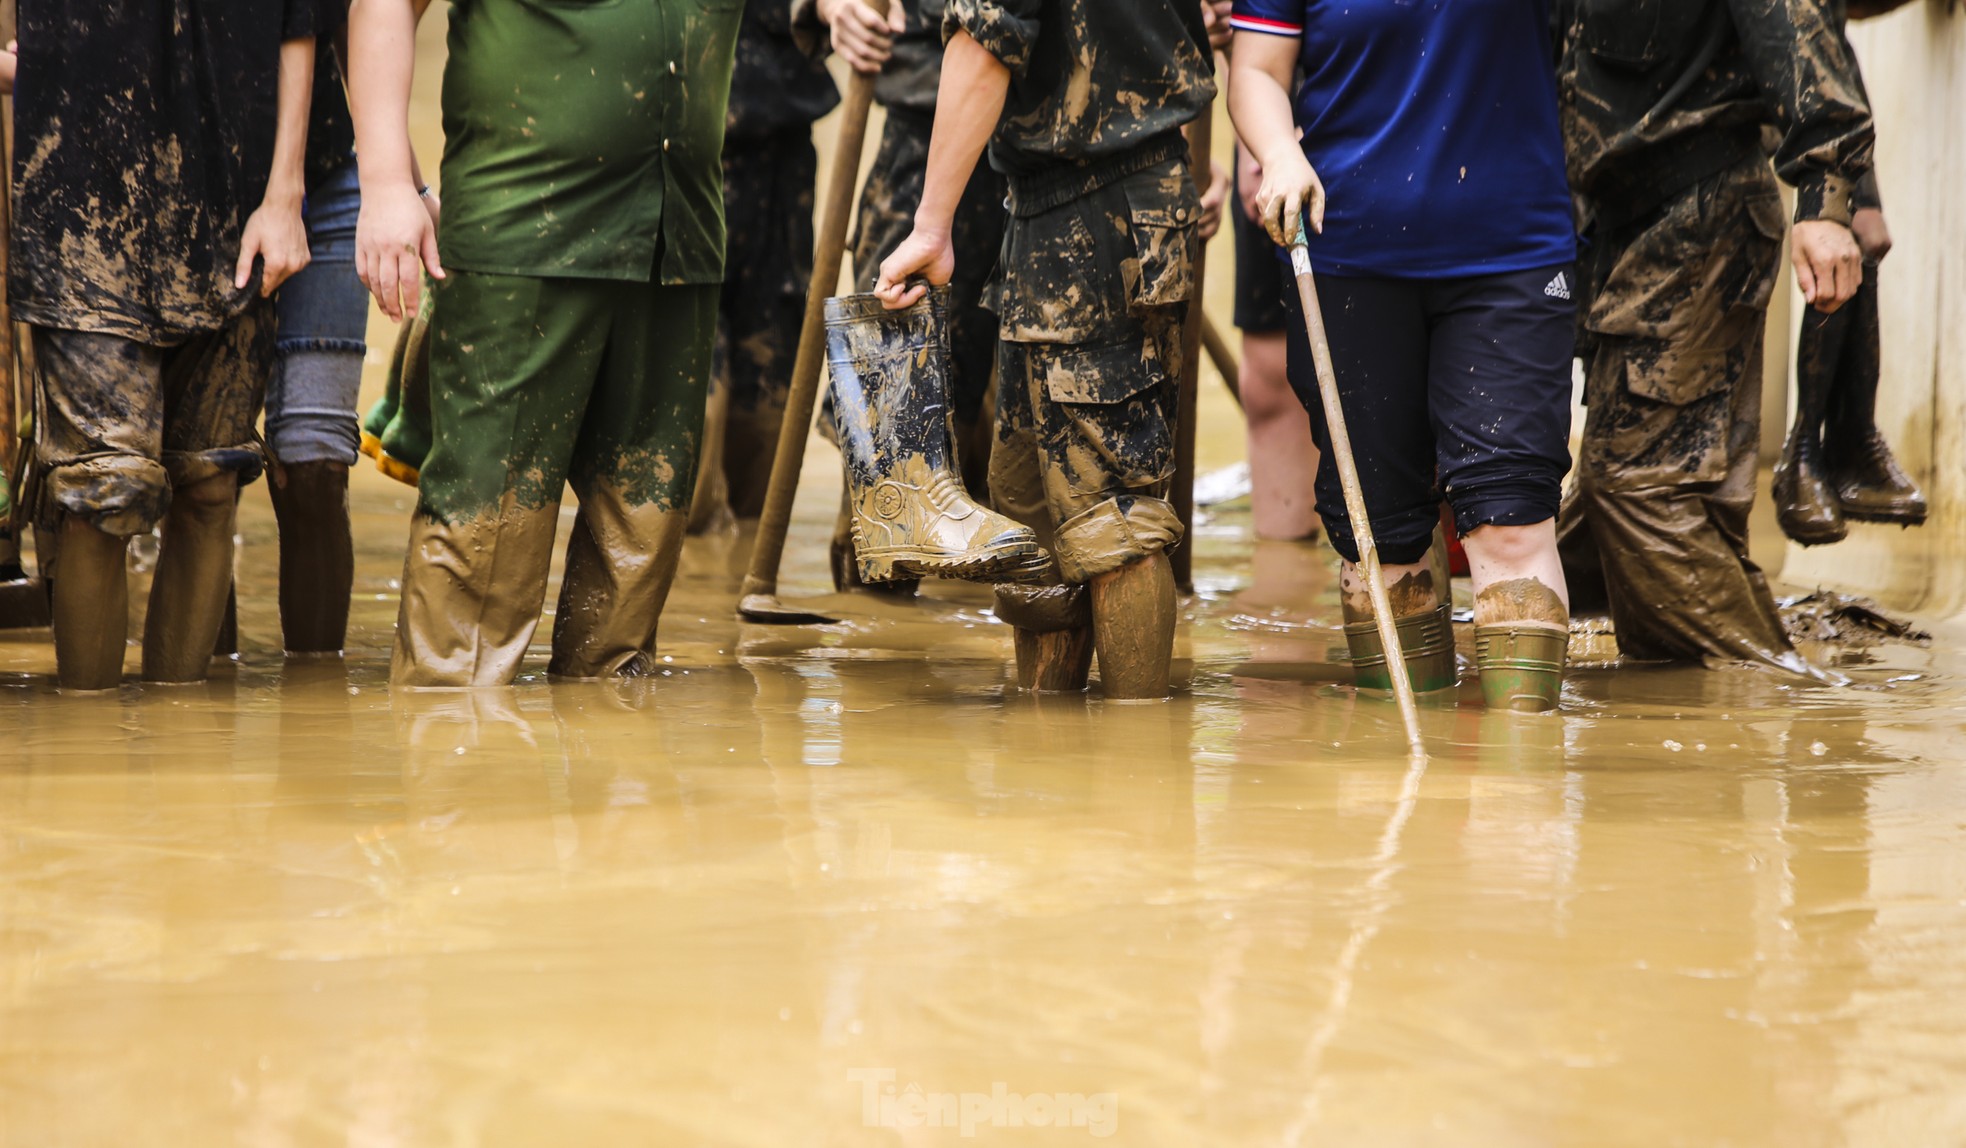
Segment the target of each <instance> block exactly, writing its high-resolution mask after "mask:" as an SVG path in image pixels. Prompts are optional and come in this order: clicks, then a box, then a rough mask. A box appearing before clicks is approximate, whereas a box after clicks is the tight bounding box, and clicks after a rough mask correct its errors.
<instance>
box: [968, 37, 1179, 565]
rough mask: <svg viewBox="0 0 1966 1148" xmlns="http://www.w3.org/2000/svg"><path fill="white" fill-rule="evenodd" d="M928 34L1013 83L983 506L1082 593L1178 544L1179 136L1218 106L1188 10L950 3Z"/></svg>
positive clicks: (996, 154) (993, 302)
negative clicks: (1038, 547)
mask: <svg viewBox="0 0 1966 1148" xmlns="http://www.w3.org/2000/svg"><path fill="white" fill-rule="evenodd" d="M943 28H944V31H945V34H947V35H953V34H954V33H955V32H956V31H958V30H960V31H963V32H967V33H968V34H969V35H970V36H971V37H973V38H974V39H975V40H976V42H977V43H978V44H980V45H981V46H982V47H983V48H984V49H985V50H987V51H989V52H990V53H991V54H992V55H993V56H995V57H996V58H997V59H998V60H999V61H1001V62H1002V63H1003V64H1004V65H1005V66H1006V67H1007V68H1008V69H1009V70H1010V74H1011V81H1010V91H1009V95H1008V99H1007V101H1006V104H1005V107H1004V113H1003V117H1002V119H1001V120H1000V121H999V124H998V128H997V132H996V135H995V137H994V139H993V141H992V143H991V147H990V159H991V163H992V165H993V166H994V167H996V168H997V170H999V171H1001V172H1003V173H1004V174H1005V175H1006V177H1007V178H1008V182H1009V187H1010V214H1011V218H1010V220H1009V222H1008V224H1007V227H1006V230H1005V234H1004V240H1003V247H1002V253H1001V257H1000V258H999V260H998V263H997V273H996V277H995V278H994V279H993V280H992V281H991V284H990V286H989V288H988V289H987V290H986V292H985V299H986V300H987V302H988V303H989V305H990V307H991V309H992V310H994V311H995V312H996V315H997V320H998V334H999V336H1000V338H1001V340H1002V343H1001V346H1000V350H999V352H998V378H999V383H998V412H997V441H996V444H995V448H994V450H993V451H992V454H991V461H990V487H991V493H992V495H993V496H994V498H995V500H996V502H997V505H998V507H999V508H1000V509H1002V510H1003V511H1004V512H1005V513H1007V514H1010V515H1012V516H1013V517H1016V518H1019V519H1020V520H1022V521H1024V522H1026V523H1027V524H1029V525H1031V526H1033V527H1034V528H1037V529H1039V530H1040V531H1041V532H1046V531H1048V532H1049V533H1050V534H1051V537H1052V540H1053V545H1052V551H1053V553H1054V555H1055V556H1056V558H1057V559H1058V565H1059V569H1060V572H1061V573H1062V574H1063V576H1064V578H1065V580H1066V581H1067V582H1071V583H1083V582H1087V581H1090V580H1091V579H1092V578H1094V577H1096V576H1098V575H1100V574H1104V573H1107V572H1109V571H1114V570H1118V569H1120V568H1121V567H1123V566H1126V565H1128V564H1130V563H1132V562H1134V561H1136V560H1138V559H1141V558H1145V557H1148V556H1151V555H1154V554H1156V553H1158V552H1160V551H1161V550H1163V549H1165V548H1166V547H1167V546H1168V545H1169V544H1171V543H1172V542H1174V541H1175V540H1176V539H1178V538H1179V537H1180V533H1181V526H1180V520H1179V519H1178V517H1177V516H1176V515H1175V512H1174V507H1173V505H1172V504H1171V503H1169V502H1168V501H1167V493H1168V482H1169V480H1170V479H1171V477H1172V475H1173V471H1174V446H1173V444H1174V432H1173V423H1174V417H1175V387H1176V380H1177V379H1178V378H1179V377H1180V373H1181V357H1182V351H1181V336H1180V332H1181V325H1182V321H1183V319H1184V317H1185V315H1186V313H1187V308H1188V306H1189V304H1190V299H1191V296H1192V292H1193V289H1194V262H1193V261H1194V254H1195V249H1196V244H1197V242H1198V240H1197V238H1196V229H1197V227H1198V224H1199V215H1200V210H1199V202H1198V197H1197V195H1196V191H1195V186H1194V181H1193V180H1192V179H1191V178H1190V177H1189V174H1188V170H1187V145H1186V142H1185V141H1184V140H1183V138H1182V136H1181V132H1180V129H1181V126H1182V125H1183V124H1185V123H1187V122H1188V121H1190V120H1192V119H1194V118H1195V117H1196V116H1198V115H1201V114H1202V113H1203V112H1204V111H1205V110H1206V109H1207V107H1208V104H1209V101H1210V100H1211V99H1212V98H1213V97H1214V94H1215V85H1214V80H1213V78H1212V57H1211V55H1210V53H1209V48H1208V39H1207V33H1206V30H1205V28H1204V26H1203V23H1202V17H1201V10H1200V7H1199V5H1198V4H1196V3H1193V2H1192V0H1187V2H1183V0H1172V2H1159V3H1149V4H1140V3H1137V2H1134V0H947V3H946V9H945V12H944V17H943ZM1088 85H1089V87H1090V89H1091V90H1093V91H1096V92H1098V93H1099V95H1098V97H1097V98H1095V99H1090V100H1088V99H1086V98H1084V96H1083V93H1084V91H1085V90H1087V87H1088Z"/></svg>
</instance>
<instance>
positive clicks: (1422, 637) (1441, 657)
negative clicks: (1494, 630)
mask: <svg viewBox="0 0 1966 1148" xmlns="http://www.w3.org/2000/svg"><path fill="white" fill-rule="evenodd" d="M1393 628H1394V629H1395V630H1397V631H1398V632H1399V648H1400V652H1401V653H1402V654H1404V655H1405V659H1406V676H1407V678H1408V679H1409V680H1411V681H1412V683H1413V692H1414V693H1416V694H1425V693H1432V692H1433V691H1435V690H1445V689H1451V688H1453V686H1454V685H1455V681H1456V679H1455V675H1454V619H1453V613H1452V612H1451V611H1450V610H1449V608H1448V607H1447V606H1446V605H1444V604H1443V605H1440V606H1436V607H1435V608H1433V609H1431V610H1426V611H1422V612H1421V613H1418V614H1408V615H1406V616H1405V617H1403V618H1399V619H1396V620H1395V621H1394V623H1393ZM1345 647H1346V649H1348V650H1349V651H1351V655H1352V681H1353V683H1354V684H1355V685H1357V686H1358V688H1359V689H1362V690H1390V689H1392V688H1393V675H1392V671H1391V670H1389V669H1387V668H1386V647H1385V645H1384V643H1382V642H1380V641H1379V626H1378V623H1376V622H1374V621H1372V620H1371V619H1369V618H1368V619H1366V620H1365V621H1363V622H1347V623H1345Z"/></svg>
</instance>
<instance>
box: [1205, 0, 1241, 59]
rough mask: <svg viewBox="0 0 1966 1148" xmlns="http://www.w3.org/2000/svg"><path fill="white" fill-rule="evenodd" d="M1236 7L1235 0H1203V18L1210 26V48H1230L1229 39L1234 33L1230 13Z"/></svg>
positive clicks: (1221, 50)
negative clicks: (1230, 24)
mask: <svg viewBox="0 0 1966 1148" xmlns="http://www.w3.org/2000/svg"><path fill="white" fill-rule="evenodd" d="M1234 8H1235V0H1202V5H1201V20H1202V23H1203V24H1204V25H1206V26H1207V28H1208V46H1209V49H1210V50H1212V51H1216V52H1226V51H1228V50H1229V40H1230V38H1231V37H1232V36H1233V35H1234V29H1232V28H1230V27H1229V14H1230V12H1231V11H1232V10H1233V9H1234Z"/></svg>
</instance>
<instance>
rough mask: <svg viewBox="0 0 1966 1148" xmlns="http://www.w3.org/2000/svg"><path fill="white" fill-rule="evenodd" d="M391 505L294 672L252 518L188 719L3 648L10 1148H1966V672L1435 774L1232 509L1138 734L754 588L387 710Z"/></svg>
mask: <svg viewBox="0 0 1966 1148" xmlns="http://www.w3.org/2000/svg"><path fill="white" fill-rule="evenodd" d="M1216 447H1217V448H1222V444H1221V443H1217V444H1216ZM829 457H830V448H825V447H823V446H819V447H815V449H814V451H813V453H812V456H811V458H812V463H813V465H812V467H811V468H810V470H811V476H810V477H809V479H808V482H807V484H806V485H807V489H806V490H805V492H804V493H803V495H802V498H801V501H800V518H799V521H798V523H797V525H796V526H795V533H794V545H793V548H792V552H791V555H790V558H789V561H788V565H787V569H786V593H787V594H788V596H795V597H796V596H806V595H816V594H818V593H819V592H820V591H821V590H822V589H824V588H825V586H824V579H825V574H824V562H825V555H824V547H823V540H824V535H825V530H826V526H827V520H828V518H829V516H830V512H831V505H832V504H831V502H830V499H829V495H830V494H831V491H832V490H834V489H836V487H833V486H832V485H831V484H832V483H835V482H837V477H836V476H837V473H838V472H837V470H836V469H829V467H828V466H827V465H822V464H825V463H827V462H828V460H829ZM407 495H408V491H407V490H406V489H405V488H401V487H397V486H395V485H393V484H391V483H389V482H388V481H387V480H385V479H382V478H381V477H379V476H377V475H375V474H374V473H373V472H372V471H367V470H364V471H362V472H361V473H360V474H359V476H358V480H357V485H356V504H357V510H358V516H357V528H358V531H359V534H360V569H359V572H358V587H357V591H358V592H357V597H358V601H357V604H356V612H355V623H354V626H355V633H354V646H355V648H354V649H353V651H352V652H351V654H350V656H349V658H348V659H347V661H346V663H345V664H343V663H336V662H296V663H290V664H283V662H282V660H281V658H280V657H279V655H278V653H277V633H278V631H277V624H276V619H275V617H274V615H273V612H272V605H271V604H272V602H273V585H272V572H273V569H274V561H273V558H274V552H273V549H272V542H273V528H272V518H271V515H270V513H269V512H268V511H267V510H266V504H265V496H264V494H263V493H262V492H261V491H259V490H258V489H254V490H252V491H250V492H249V494H248V497H247V499H246V511H245V514H244V517H243V521H242V530H243V533H244V536H245V539H246V546H245V547H244V549H243V552H242V555H241V558H240V570H241V578H242V584H241V598H242V601H243V603H244V618H243V623H242V630H243V634H244V645H245V649H244V653H243V656H242V659H241V661H240V662H239V664H238V665H237V666H236V667H229V668H222V669H221V670H220V671H219V673H218V675H217V676H216V677H215V679H214V680H213V682H212V683H211V684H210V685H208V686H202V687H176V688H154V687H152V688H138V687H135V686H130V687H126V688H125V689H124V691H123V692H122V693H121V694H120V695H118V696H112V697H107V698H101V697H97V698H91V697H74V696H61V695H58V694H57V693H55V691H54V690H53V688H52V687H51V685H50V684H49V678H48V675H49V673H50V672H51V670H52V654H51V652H50V649H49V646H48V645H47V642H46V638H45V634H43V635H34V634H16V635H12V636H10V637H8V638H7V639H6V640H5V641H4V642H0V730H4V738H3V739H0V746H4V750H3V751H0V1144H4V1145H7V1146H10V1148H11V1146H13V1145H47V1144H124V1143H175V1144H221V1143H226V1144H230V1143H238V1144H253V1145H261V1144H264V1145H285V1144H327V1143H335V1144H341V1143H348V1144H360V1145H385V1144H400V1145H423V1144H446V1145H502V1144H516V1145H532V1144H664V1145H668V1144H738V1145H751V1144H755V1145H772V1146H781V1145H788V1144H882V1143H912V1144H923V1143H941V1142H944V1141H949V1142H954V1141H956V1140H959V1139H961V1128H960V1126H957V1127H937V1126H934V1122H937V1121H940V1120H941V1119H942V1117H943V1116H944V1115H945V1114H953V1115H950V1117H949V1118H950V1119H951V1120H955V1119H958V1118H960V1116H961V1114H962V1113H963V1112H964V1111H965V1109H964V1104H965V1102H967V1103H968V1105H969V1108H968V1111H969V1112H970V1113H971V1114H972V1116H973V1117H974V1120H973V1122H972V1127H971V1131H972V1132H973V1133H974V1134H975V1136H976V1137H979V1138H982V1137H988V1138H993V1139H996V1140H998V1141H1000V1142H1005V1143H1019V1142H1026V1141H1028V1142H1034V1143H1064V1142H1078V1141H1079V1140H1082V1139H1085V1138H1097V1137H1094V1133H1097V1132H1106V1133H1110V1136H1109V1137H1106V1138H1107V1139H1109V1140H1110V1142H1114V1143H1126V1144H1168V1145H1194V1144H1222V1145H1253V1144H1292V1143H1301V1144H1319V1145H1329V1144H1359V1145H1388V1144H1393V1145H1401V1144H1429V1145H1431V1144H1473V1143H1481V1144H1592V1145H1601V1144H1631V1145H1661V1144H1743V1145H1747V1144H1752V1145H1762V1144H1766V1145H1784V1146H1789V1145H1818V1144H1821V1145H1833V1144H1878V1145H1905V1144H1954V1143H1960V1142H1962V1140H1966V1039H1963V1038H1962V1033H1966V959H1963V958H1962V953H1966V859H1962V853H1961V850H1960V847H1959V840H1960V831H1961V827H1962V824H1966V776H1962V772H1961V769H1960V761H1961V758H1962V756H1963V755H1962V746H1963V745H1966V720H1963V719H1966V709H1963V708H1962V703H1966V686H1963V685H1962V682H1966V678H1963V677H1962V671H1963V670H1966V666H1962V663H1961V659H1960V658H1959V656H1958V655H1957V654H1954V653H1952V652H1950V651H1951V650H1952V649H1954V648H1956V642H1955V641H1954V640H1953V639H1955V638H1956V637H1957V635H1956V634H1953V633H1952V632H1951V631H1946V630H1941V631H1940V633H1939V640H1938V641H1937V642H1935V643H1934V644H1933V645H1932V646H1930V647H1919V646H1910V645H1891V646H1885V647H1881V648H1879V649H1876V650H1874V651H1871V652H1870V653H1868V654H1865V655H1848V654H1846V655H1843V659H1844V661H1845V663H1846V664H1845V668H1846V669H1847V670H1848V671H1849V672H1850V673H1851V674H1852V675H1853V676H1854V677H1855V678H1856V679H1857V682H1858V684H1857V685H1856V686H1854V687H1850V688H1845V689H1818V688H1799V687H1796V686H1794V685H1791V684H1790V683H1787V682H1785V681H1782V680H1780V679H1777V678H1775V677H1772V676H1770V675H1768V674H1764V673H1760V672H1756V671H1750V670H1720V671H1705V670H1699V669H1691V668H1688V669H1638V668H1623V669H1618V668H1611V667H1606V666H1598V667H1587V668H1584V669H1581V670H1579V671H1577V672H1576V673H1575V674H1574V675H1573V678H1572V680H1571V683H1570V685H1569V687H1568V690H1567V693H1566V696H1565V704H1564V708H1563V712H1562V713H1561V714H1560V715H1554V716H1519V715H1511V714H1500V713H1487V712H1485V711H1484V710H1482V709H1481V707H1480V705H1479V694H1478V691H1477V690H1475V689H1474V688H1473V687H1472V685H1471V684H1470V686H1469V687H1468V688H1467V689H1466V690H1465V691H1464V695H1463V697H1462V699H1461V704H1460V705H1459V706H1455V705H1451V704H1435V705H1430V706H1428V707H1427V708H1426V710H1425V713H1424V719H1425V726H1426V733H1427V736H1428V739H1429V745H1430V748H1431V754H1430V756H1429V758H1428V759H1427V760H1426V762H1425V763H1424V765H1421V766H1415V765H1413V764H1412V763H1410V762H1409V761H1408V759H1407V757H1406V756H1405V754H1404V753H1403V751H1402V748H1401V741H1400V735H1399V726H1398V719H1397V714H1396V711H1395V709H1394V707H1393V706H1392V705H1391V704H1390V703H1388V702H1385V701H1380V700H1372V699H1365V700H1361V699H1358V698H1356V697H1355V696H1354V695H1353V694H1352V693H1351V691H1350V690H1349V689H1348V688H1346V687H1345V686H1343V685H1342V684H1340V682H1341V681H1342V679H1343V676H1344V675H1343V671H1342V669H1341V668H1340V667H1338V666H1336V665H1333V664H1332V662H1331V655H1332V653H1333V651H1334V648H1336V647H1340V646H1342V638H1341V636H1340V633H1339V631H1338V629H1337V627H1338V607H1337V603H1336V599H1335V596H1334V593H1333V584H1332V573H1331V562H1332V555H1331V553H1330V551H1329V550H1328V549H1325V548H1323V547H1315V546H1301V545H1289V544H1270V543H1266V544H1260V545H1258V544H1252V543H1251V542H1250V541H1249V539H1248V530H1247V516H1246V512H1243V511H1240V510H1238V509H1236V508H1234V507H1231V508H1228V509H1226V510H1223V511H1220V512H1218V513H1217V514H1216V516H1215V517H1214V518H1213V519H1212V520H1211V521H1210V523H1209V524H1208V526H1207V527H1206V529H1205V530H1204V532H1203V534H1202V546H1201V549H1200V553H1199V561H1198V564H1197V573H1198V579H1199V582H1200V591H1199V593H1198V595H1197V596H1195V597H1194V598H1192V599H1190V600H1188V602H1187V603H1186V604H1185V606H1184V615H1185V617H1186V619H1187V621H1186V623H1185V624H1184V626H1183V627H1182V630H1181V635H1180V639H1179V648H1178V651H1177V655H1178V658H1179V665H1178V666H1177V673H1176V676H1177V678H1178V679H1179V680H1180V682H1181V683H1182V689H1181V691H1180V693H1179V696H1178V697H1176V698H1175V699H1174V700H1173V701H1170V702H1167V703H1164V704H1149V705H1138V704H1136V705H1125V706H1120V705H1107V704H1103V703H1101V702H1099V701H1098V700H1096V698H1093V699H1065V700H1060V699H1050V700H1045V701H1042V702H1040V701H1035V700H1032V699H1029V698H1025V697H1020V696H1017V695H1015V694H1014V693H1012V692H1011V691H1010V690H1009V689H1008V688H1007V682H1008V673H1007V668H1006V663H1007V659H1008V657H1009V653H1010V641H1009V636H1008V633H1007V631H1006V629H1005V628H1004V627H1002V626H1001V625H998V624H996V623H995V622H994V621H993V619H992V618H991V617H990V615H989V614H988V612H987V606H988V599H987V597H986V596H985V595H984V594H983V593H980V592H977V591H973V590H970V589H968V588H966V587H947V588H937V589H935V591H934V597H932V598H930V599H927V600H925V601H924V602H922V603H921V604H919V605H915V606H889V605H883V604H880V603H877V602H874V601H872V600H869V599H866V598H863V597H849V598H835V597H823V598H822V599H821V601H822V602H823V603H824V604H825V605H827V606H829V607H836V608H838V609H839V610H841V611H842V612H843V613H845V614H846V615H847V620H846V621H844V622H842V623H840V624H837V625H833V626H826V627H818V628H773V627H763V626H755V625H740V624H739V623H738V622H736V621H735V620H734V619H733V617H732V614H731V609H730V607H731V604H732V601H733V591H734V588H735V586H736V579H737V573H738V568H739V564H740V563H741V559H742V555H743V553H744V549H745V540H744V539H743V538H742V537H739V536H723V537H718V538H710V539H703V540H699V541H697V542H694V543H693V544H692V546H691V548H690V552H689V556H688V560H687V564H686V567H685V571H684V575H683V578H682V580H681V583H680V586H679V589H678V591H677V593H676V595H675V597H674V598H673V599H672V602H671V605H670V608H669V612H668V615H667V618H666V620H665V622H664V628H663V651H664V654H665V659H664V663H663V674H662V676H660V677H657V678H655V679H654V680H652V681H647V682H637V683H633V684H624V685H550V684H548V683H547V682H546V681H545V680H544V679H543V672H536V673H531V674H528V675H527V678H526V680H524V681H522V682H521V684H519V685H518V686H517V687H515V688H513V689H511V690H509V691H487V692H477V693H468V692H455V693H428V694H420V695H410V696H403V695H397V696H392V695H391V694H390V692H389V691H388V689H387V688H386V685H385V680H386V675H387V653H386V642H387V636H388V633H389V627H390V625H391V623H392V621H393V617H394V612H395V602H394V597H395V595H394V592H393V587H394V585H395V583H394V579H396V578H397V576H398V574H399V573H400V553H401V550H400V547H401V541H402V538H403V535H404V523H405V518H406V514H407V511H408V506H409V502H408V499H407ZM833 497H836V496H833ZM1462 594H1463V596H1465V590H1464V589H1463V590H1462ZM551 600H552V598H551V596H549V598H548V601H551ZM1818 653H1819V654H1823V655H1824V656H1835V655H1836V651H1834V650H1826V651H1818ZM535 664H536V665H538V666H543V664H544V659H543V657H540V658H538V659H536V662H535ZM132 666H134V661H132ZM910 1089H915V1090H918V1091H919V1092H920V1094H921V1096H920V1098H919V1099H915V1098H913V1097H911V1094H910ZM965 1094H967V1095H965ZM1034 1098H1035V1099H1034ZM884 1105H885V1106H884ZM1013 1107H1016V1109H1017V1112H1018V1113H1019V1114H1024V1115H1029V1116H1031V1117H1032V1120H1031V1121H1026V1123H1025V1125H1024V1126H1023V1127H1021V1128H1019V1127H1011V1126H1010V1124H1011V1110H1012V1108H1013ZM1060 1112H1063V1113H1067V1114H1068V1116H1067V1117H1066V1118H1065V1119H1066V1121H1067V1123H1066V1126H1065V1127H1062V1128H1061V1127H1057V1126H1055V1125H1056V1123H1057V1121H1055V1120H1053V1119H1052V1116H1053V1114H1055V1113H1060ZM1040 1118H1041V1119H1043V1120H1044V1121H1046V1123H1045V1124H1044V1125H1043V1126H1042V1127H1037V1126H1033V1123H1034V1122H1035V1121H1036V1120H1037V1119H1040ZM1072 1118H1077V1119H1078V1120H1079V1123H1077V1124H1073V1123H1071V1122H1070V1120H1071V1119H1072ZM884 1121H885V1122H887V1123H890V1124H893V1125H896V1127H894V1128H893V1129H889V1128H886V1127H883V1126H882V1124H883V1122H884ZM911 1123H919V1124H920V1126H918V1127H907V1126H906V1125H909V1124H911ZM870 1124H871V1125H872V1126H870Z"/></svg>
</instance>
